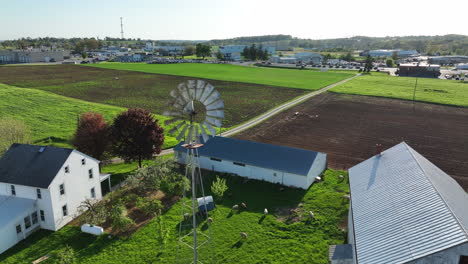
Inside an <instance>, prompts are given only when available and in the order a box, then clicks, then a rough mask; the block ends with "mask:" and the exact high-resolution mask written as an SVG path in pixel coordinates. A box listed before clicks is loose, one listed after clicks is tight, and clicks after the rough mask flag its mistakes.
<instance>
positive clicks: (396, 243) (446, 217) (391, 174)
mask: <svg viewBox="0 0 468 264" xmlns="http://www.w3.org/2000/svg"><path fill="white" fill-rule="evenodd" d="M349 179H350V180H349V181H350V187H351V205H352V216H353V223H354V234H355V246H356V255H357V260H358V263H406V262H408V261H412V260H415V259H418V258H421V257H424V256H427V255H430V254H433V253H436V252H439V251H442V250H444V249H447V248H449V247H453V246H456V245H459V244H461V243H465V242H467V241H468V233H467V227H468V210H466V205H467V204H468V195H467V194H466V192H465V191H464V190H463V189H462V188H461V187H460V186H459V185H458V184H457V183H456V182H455V180H453V179H452V178H451V177H450V176H449V175H447V174H446V173H445V172H443V171H442V170H440V169H439V168H437V167H436V166H435V165H434V164H432V163H431V162H430V161H428V160H427V159H426V158H424V157H423V156H421V155H420V154H419V153H417V152H416V151H415V150H414V149H412V148H411V147H410V146H408V145H407V144H406V143H404V142H403V143H400V144H398V145H396V146H394V147H392V148H390V149H388V150H386V151H384V152H382V154H381V155H376V156H374V157H372V158H370V159H368V160H366V161H364V162H362V163H360V164H358V165H356V166H354V167H352V168H351V169H350V170H349Z"/></svg>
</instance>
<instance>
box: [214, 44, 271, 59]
mask: <svg viewBox="0 0 468 264" xmlns="http://www.w3.org/2000/svg"><path fill="white" fill-rule="evenodd" d="M245 47H249V46H247V45H227V46H220V47H219V49H218V52H219V53H221V54H223V56H224V58H225V59H226V60H232V61H239V60H240V59H241V53H242V52H243V51H244V48H245ZM263 50H265V51H267V52H268V54H270V55H273V54H275V53H276V48H275V47H270V46H267V47H263Z"/></svg>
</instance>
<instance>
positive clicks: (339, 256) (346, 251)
mask: <svg viewBox="0 0 468 264" xmlns="http://www.w3.org/2000/svg"><path fill="white" fill-rule="evenodd" d="M352 259H353V245H351V244H343V245H330V247H329V248H328V260H330V261H332V260H352Z"/></svg>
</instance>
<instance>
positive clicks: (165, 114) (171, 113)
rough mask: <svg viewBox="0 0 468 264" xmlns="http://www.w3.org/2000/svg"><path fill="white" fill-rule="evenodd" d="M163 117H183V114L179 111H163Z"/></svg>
mask: <svg viewBox="0 0 468 264" xmlns="http://www.w3.org/2000/svg"><path fill="white" fill-rule="evenodd" d="M163 115H164V116H184V115H185V113H184V112H181V111H164V112H163Z"/></svg>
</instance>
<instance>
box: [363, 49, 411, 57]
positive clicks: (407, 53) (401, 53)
mask: <svg viewBox="0 0 468 264" xmlns="http://www.w3.org/2000/svg"><path fill="white" fill-rule="evenodd" d="M395 52H396V54H397V55H398V57H411V56H417V55H418V54H419V53H418V52H417V51H416V50H366V51H363V52H361V53H360V54H359V55H360V56H371V57H392V55H393V53H395Z"/></svg>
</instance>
